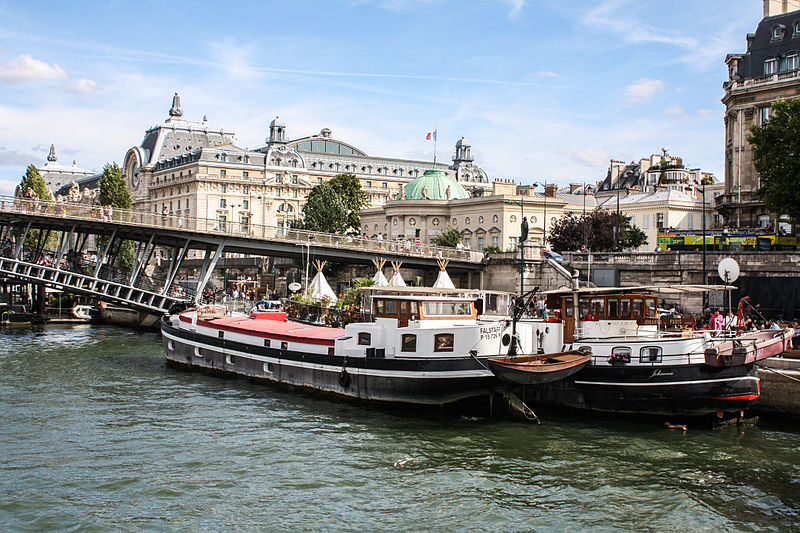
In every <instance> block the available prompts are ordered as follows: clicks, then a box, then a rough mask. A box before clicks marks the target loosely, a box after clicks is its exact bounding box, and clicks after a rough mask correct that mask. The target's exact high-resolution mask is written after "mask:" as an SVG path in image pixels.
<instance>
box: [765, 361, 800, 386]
mask: <svg viewBox="0 0 800 533" xmlns="http://www.w3.org/2000/svg"><path fill="white" fill-rule="evenodd" d="M756 366H757V367H758V368H763V369H764V370H769V371H770V372H774V373H775V374H778V375H779V376H783V377H785V378H786V379H791V380H792V381H797V382H798V383H800V379H797V378H793V377H792V376H787V375H786V374H784V373H783V372H780V371H778V370H775V369H774V368H770V367H768V366H764V365H759V364H758V363H756Z"/></svg>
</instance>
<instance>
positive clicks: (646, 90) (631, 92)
mask: <svg viewBox="0 0 800 533" xmlns="http://www.w3.org/2000/svg"><path fill="white" fill-rule="evenodd" d="M663 89H664V82H663V81H661V80H654V79H652V78H640V79H638V80H636V81H635V82H634V83H632V84H630V85H628V88H627V89H625V95H626V96H627V97H628V98H629V99H630V100H636V101H644V100H649V99H651V98H652V97H653V96H655V95H656V93H658V92H660V91H662V90H663Z"/></svg>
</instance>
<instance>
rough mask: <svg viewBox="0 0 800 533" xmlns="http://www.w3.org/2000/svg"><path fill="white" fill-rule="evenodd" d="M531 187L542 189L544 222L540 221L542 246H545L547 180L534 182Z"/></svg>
mask: <svg viewBox="0 0 800 533" xmlns="http://www.w3.org/2000/svg"><path fill="white" fill-rule="evenodd" d="M531 185H535V186H538V185H541V186H542V188H543V189H544V214H543V217H544V220H543V221H542V246H543V247H546V246H547V180H545V182H544V183H542V182H540V181H534V182H533V183H532V184H531Z"/></svg>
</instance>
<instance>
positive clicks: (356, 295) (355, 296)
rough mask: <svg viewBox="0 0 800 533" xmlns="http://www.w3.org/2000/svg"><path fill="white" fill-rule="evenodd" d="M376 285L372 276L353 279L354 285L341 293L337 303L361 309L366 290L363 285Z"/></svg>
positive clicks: (340, 305) (353, 308) (355, 309)
mask: <svg viewBox="0 0 800 533" xmlns="http://www.w3.org/2000/svg"><path fill="white" fill-rule="evenodd" d="M373 285H375V280H373V279H372V278H358V279H356V280H354V281H353V286H352V287H348V288H347V289H345V290H344V291H342V294H340V295H339V301H338V302H337V304H338V305H339V307H343V308H345V309H351V310H354V311H357V310H359V309H361V302H362V301H363V299H364V291H362V290H361V288H362V287H372V286H373Z"/></svg>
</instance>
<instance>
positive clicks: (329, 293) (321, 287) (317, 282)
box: [308, 272, 338, 303]
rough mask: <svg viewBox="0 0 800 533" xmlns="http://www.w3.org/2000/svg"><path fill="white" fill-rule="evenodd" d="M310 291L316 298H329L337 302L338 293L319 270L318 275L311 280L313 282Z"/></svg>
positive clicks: (309, 287) (332, 301)
mask: <svg viewBox="0 0 800 533" xmlns="http://www.w3.org/2000/svg"><path fill="white" fill-rule="evenodd" d="M308 291H309V293H310V294H311V296H313V297H314V298H326V297H327V298H328V299H329V300H330V301H331V303H336V300H338V298H336V293H335V292H333V289H331V286H330V285H328V280H326V279H325V276H324V275H323V274H322V272H317V275H316V276H314V279H312V280H311V284H310V285H309V286H308Z"/></svg>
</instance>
